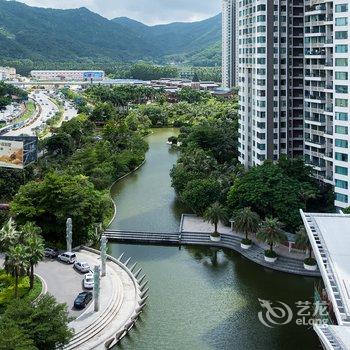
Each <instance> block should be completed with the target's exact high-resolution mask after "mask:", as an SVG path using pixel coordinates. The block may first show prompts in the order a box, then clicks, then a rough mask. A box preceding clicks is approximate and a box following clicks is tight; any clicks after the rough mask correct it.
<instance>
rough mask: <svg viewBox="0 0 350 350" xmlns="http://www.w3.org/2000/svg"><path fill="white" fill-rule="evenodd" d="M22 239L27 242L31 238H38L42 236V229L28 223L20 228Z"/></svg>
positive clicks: (32, 223)
mask: <svg viewBox="0 0 350 350" xmlns="http://www.w3.org/2000/svg"><path fill="white" fill-rule="evenodd" d="M20 231H21V233H22V237H23V239H24V240H26V239H27V238H29V237H33V236H38V235H40V234H41V232H42V231H41V228H40V227H39V226H37V225H36V224H35V223H34V222H30V221H29V222H26V223H25V224H24V225H23V226H20Z"/></svg>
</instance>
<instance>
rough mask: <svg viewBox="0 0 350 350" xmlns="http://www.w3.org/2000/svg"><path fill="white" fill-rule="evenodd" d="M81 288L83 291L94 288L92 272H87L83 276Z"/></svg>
mask: <svg viewBox="0 0 350 350" xmlns="http://www.w3.org/2000/svg"><path fill="white" fill-rule="evenodd" d="M83 286H84V288H85V289H93V288H94V274H93V273H92V272H89V273H87V274H86V275H85V276H84V280H83Z"/></svg>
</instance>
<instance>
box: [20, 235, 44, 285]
mask: <svg viewBox="0 0 350 350" xmlns="http://www.w3.org/2000/svg"><path fill="white" fill-rule="evenodd" d="M24 247H25V250H26V254H27V258H28V263H29V265H30V276H29V277H30V279H29V281H30V284H29V289H33V286H34V266H36V265H37V264H38V263H39V262H40V261H41V260H43V258H44V249H45V245H44V240H43V239H42V237H40V236H39V235H37V234H31V235H30V236H28V237H27V238H26V240H25V243H24Z"/></svg>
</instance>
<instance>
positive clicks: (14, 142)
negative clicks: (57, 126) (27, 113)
mask: <svg viewBox="0 0 350 350" xmlns="http://www.w3.org/2000/svg"><path fill="white" fill-rule="evenodd" d="M37 159H38V138H37V137H34V136H4V135H1V136H0V168H12V169H24V168H25V167H26V166H27V165H28V164H30V163H32V162H35V161H36V160H37Z"/></svg>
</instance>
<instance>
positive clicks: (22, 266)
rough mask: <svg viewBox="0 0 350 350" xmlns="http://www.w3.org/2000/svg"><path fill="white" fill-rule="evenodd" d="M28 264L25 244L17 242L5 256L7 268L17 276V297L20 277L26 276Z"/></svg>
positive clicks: (16, 296)
mask: <svg viewBox="0 0 350 350" xmlns="http://www.w3.org/2000/svg"><path fill="white" fill-rule="evenodd" d="M28 266H29V263H28V258H27V253H26V248H25V246H23V245H22V244H17V245H15V246H13V247H10V248H9V250H8V252H7V254H6V258H5V270H6V272H7V273H9V274H11V275H12V276H14V277H15V298H18V279H19V277H20V276H25V274H26V272H27V268H28Z"/></svg>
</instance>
